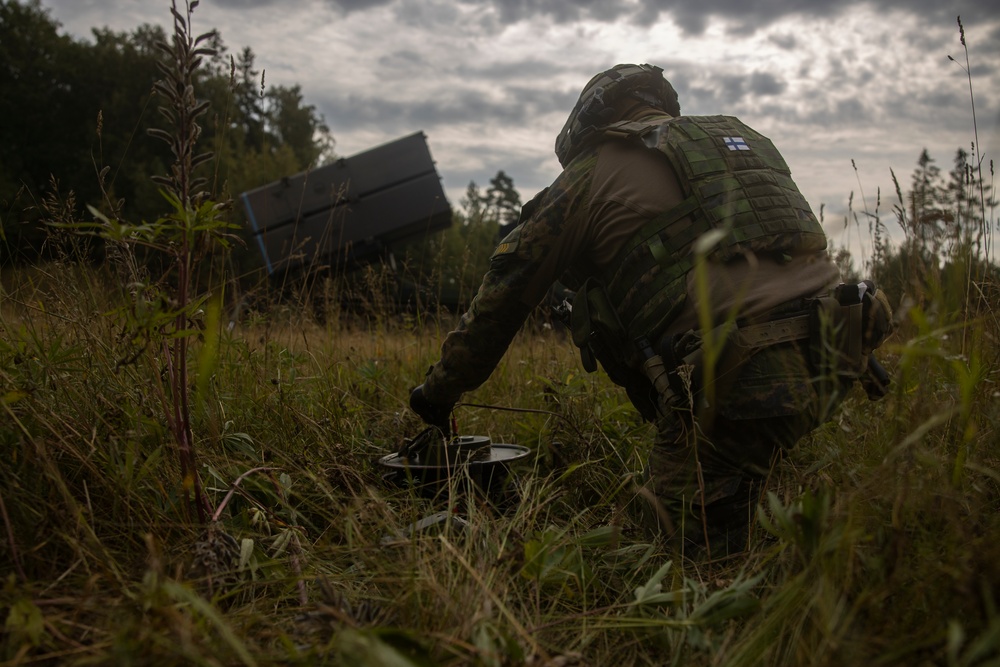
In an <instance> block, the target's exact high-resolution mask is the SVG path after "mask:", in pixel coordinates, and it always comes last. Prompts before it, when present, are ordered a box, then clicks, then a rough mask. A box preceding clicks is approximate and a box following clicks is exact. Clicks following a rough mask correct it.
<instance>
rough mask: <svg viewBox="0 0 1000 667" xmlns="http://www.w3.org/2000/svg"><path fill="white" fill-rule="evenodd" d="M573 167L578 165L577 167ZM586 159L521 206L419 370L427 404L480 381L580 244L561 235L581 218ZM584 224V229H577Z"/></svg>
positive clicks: (453, 398) (453, 397) (454, 396)
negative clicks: (430, 359) (455, 320)
mask: <svg viewBox="0 0 1000 667" xmlns="http://www.w3.org/2000/svg"><path fill="white" fill-rule="evenodd" d="M577 163H579V164H577ZM592 167H593V162H592V161H587V160H582V161H577V162H575V163H574V164H571V165H570V168H569V169H567V170H566V171H564V172H563V173H562V174H560V176H559V178H558V179H556V181H555V182H554V183H553V184H552V186H550V187H549V188H547V189H546V190H544V191H542V192H541V193H540V194H539V195H538V196H536V197H535V198H534V199H533V200H532V201H531V202H529V203H528V204H526V205H525V207H524V209H523V210H522V213H521V222H520V223H519V224H518V226H517V227H516V228H515V229H514V231H512V232H511V233H510V234H509V235H508V236H507V237H506V238H504V240H503V241H502V242H501V243H500V244H499V245H498V246H497V248H496V250H495V251H494V252H493V256H492V257H491V258H490V268H489V270H488V271H487V272H486V275H485V276H484V277H483V282H482V284H481V285H480V287H479V291H478V292H477V293H476V296H475V298H474V299H473V300H472V304H471V305H470V306H469V310H468V312H466V313H465V314H464V315H462V318H461V320H460V321H459V324H458V327H457V328H456V329H455V330H454V331H452V332H451V333H450V334H448V336H447V338H445V340H444V343H443V344H442V346H441V360H440V361H438V363H436V364H435V365H434V366H432V367H431V369H430V370H429V371H428V373H427V377H426V379H425V381H424V394H425V396H426V397H427V398H428V400H430V401H432V402H435V403H441V404H450V403H455V402H457V401H458V399H459V398H460V397H461V395H462V394H463V393H465V392H467V391H472V390H473V389H476V388H478V387H479V386H480V385H481V384H483V383H484V382H485V381H486V380H487V379H488V378H489V376H490V374H491V373H492V372H493V369H494V368H496V366H497V364H498V363H499V362H500V359H501V358H503V355H504V353H505V352H506V351H507V347H508V346H509V345H510V342H511V340H513V338H514V336H515V335H516V334H517V332H518V331H519V330H520V328H521V326H522V325H523V324H524V321H525V319H527V317H528V315H529V314H530V313H531V311H532V309H533V308H534V307H535V306H536V305H538V303H539V301H540V300H541V298H542V297H543V296H544V295H545V292H546V291H547V289H548V288H549V286H551V285H552V283H553V282H555V281H556V280H557V279H558V278H559V277H560V276H561V275H562V273H563V272H564V271H565V270H566V268H567V267H568V266H569V264H570V263H571V262H572V261H573V259H574V255H575V254H576V252H577V251H578V249H579V248H580V247H581V246H582V245H583V243H582V242H581V240H580V239H579V238H576V237H574V236H573V234H571V233H569V232H570V230H573V229H574V224H573V223H574V221H579V220H584V219H585V218H586V209H587V200H588V196H587V195H588V193H589V188H590V174H591V172H592ZM580 227H581V228H582V227H584V225H580Z"/></svg>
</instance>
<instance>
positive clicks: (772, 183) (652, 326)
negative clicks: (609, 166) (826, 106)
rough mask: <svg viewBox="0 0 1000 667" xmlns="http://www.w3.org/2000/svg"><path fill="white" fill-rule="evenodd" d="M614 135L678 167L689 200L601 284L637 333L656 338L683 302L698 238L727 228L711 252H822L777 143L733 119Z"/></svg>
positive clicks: (633, 246) (636, 126)
mask: <svg viewBox="0 0 1000 667" xmlns="http://www.w3.org/2000/svg"><path fill="white" fill-rule="evenodd" d="M602 132H603V133H604V135H605V136H607V137H617V138H629V139H633V140H639V141H642V142H643V143H644V144H645V145H646V146H648V147H649V148H652V149H654V150H658V151H660V152H661V153H663V155H665V156H666V158H667V159H668V160H669V161H670V164H671V165H672V166H673V168H674V170H675V171H676V173H677V175H678V178H679V180H680V182H681V187H682V188H683V190H684V195H685V197H686V199H685V200H684V201H683V202H682V203H681V204H680V205H678V206H676V207H675V208H673V209H671V210H669V211H667V212H665V213H663V214H661V215H659V216H657V217H655V218H653V219H651V220H650V221H649V222H648V223H646V224H645V225H644V226H643V227H642V228H641V229H640V230H639V231H638V232H637V233H636V234H635V235H634V236H633V237H632V238H631V239H630V240H629V241H628V242H627V243H626V244H625V246H624V248H623V249H622V250H621V252H620V253H619V255H618V257H617V259H616V260H615V261H614V262H612V263H611V264H610V265H609V267H610V268H609V270H608V271H607V272H606V273H605V274H604V275H601V276H598V278H599V279H600V280H601V282H602V283H603V284H604V285H605V286H606V289H607V292H608V296H609V297H610V301H611V303H614V304H616V310H617V311H618V315H619V318H620V320H621V322H622V324H623V325H624V327H625V329H626V330H627V332H628V335H629V337H630V339H631V337H634V336H639V335H647V336H658V335H660V334H661V333H662V332H663V330H664V329H665V327H666V326H667V325H668V324H669V322H670V321H671V320H673V319H674V318H675V317H676V315H677V313H678V312H679V310H680V308H681V306H682V305H683V303H684V298H685V293H686V276H687V273H688V271H690V270H691V269H692V268H693V266H694V262H695V255H694V251H693V248H692V245H693V244H694V242H695V241H696V240H697V239H698V238H700V237H701V236H703V235H704V234H705V233H707V232H709V231H712V230H721V231H722V237H721V240H720V241H719V242H718V243H716V244H715V245H714V247H713V250H712V252H711V256H712V257H713V258H717V259H719V260H721V261H725V260H728V259H731V258H733V257H736V256H738V255H741V254H744V253H756V254H772V255H780V254H790V253H793V252H798V251H821V250H823V249H824V248H826V235H825V234H824V233H823V228H822V226H821V225H820V224H819V221H818V220H817V219H816V217H815V216H814V215H813V213H812V210H811V209H810V208H809V204H808V202H806V200H805V198H804V197H803V196H802V194H801V193H800V192H799V190H798V188H797V187H796V185H795V183H794V182H793V181H792V179H791V175H790V173H791V172H790V171H789V169H788V165H787V164H785V161H784V159H783V158H782V157H781V154H780V153H779V152H778V150H777V149H776V148H775V147H774V144H772V143H771V141H770V140H769V139H767V138H766V137H764V136H763V135H761V134H760V133H758V132H756V131H755V130H753V129H752V128H750V127H748V126H746V125H744V124H743V123H742V122H741V121H740V120H738V119H737V118H733V117H731V116H680V117H677V118H669V119H663V118H658V119H656V120H655V121H652V122H648V121H647V122H642V121H623V122H620V123H615V124H614V125H610V126H607V127H605V128H602Z"/></svg>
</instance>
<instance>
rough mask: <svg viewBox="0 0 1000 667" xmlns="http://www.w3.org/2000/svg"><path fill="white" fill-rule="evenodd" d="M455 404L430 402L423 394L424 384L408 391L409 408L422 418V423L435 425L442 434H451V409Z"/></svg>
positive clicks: (446, 435)
mask: <svg viewBox="0 0 1000 667" xmlns="http://www.w3.org/2000/svg"><path fill="white" fill-rule="evenodd" d="M454 407H455V404H454V403H452V404H449V405H443V404H439V403H431V402H430V401H429V400H427V397H426V396H425V395H424V385H420V386H418V387H417V388H415V389H414V390H413V391H411V392H410V409H411V410H413V411H414V412H415V413H417V415H418V416H419V417H420V418H421V419H423V420H424V423H426V424H428V425H430V426H434V427H436V428H437V429H438V430H440V431H441V433H443V434H444V436H445V437H446V438H447V437H450V436H451V411H452V408H454Z"/></svg>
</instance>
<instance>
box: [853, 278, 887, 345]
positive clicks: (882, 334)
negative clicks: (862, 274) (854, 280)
mask: <svg viewBox="0 0 1000 667" xmlns="http://www.w3.org/2000/svg"><path fill="white" fill-rule="evenodd" d="M864 283H865V285H866V286H867V288H868V289H866V290H864V294H863V295H862V297H861V303H862V304H863V310H862V313H863V315H862V317H861V321H862V322H863V326H864V330H863V331H862V337H861V340H862V351H863V352H864V353H865V354H870V353H871V351H872V350H875V349H878V348H879V347H880V346H881V345H882V343H883V342H884V341H885V339H886V338H888V337H889V335H890V334H892V331H893V328H894V326H893V322H892V306H890V305H889V297H887V296H886V294H885V292H883V291H882V290H881V289H880V288H879V287H878V286H876V285H875V283H874V282H873V281H871V280H865V281H864ZM859 287H860V285H859Z"/></svg>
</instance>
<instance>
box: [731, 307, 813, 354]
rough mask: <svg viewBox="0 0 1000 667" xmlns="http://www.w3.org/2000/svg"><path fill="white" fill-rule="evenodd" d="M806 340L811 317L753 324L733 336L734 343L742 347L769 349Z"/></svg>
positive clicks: (738, 330)
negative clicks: (781, 344)
mask: <svg viewBox="0 0 1000 667" xmlns="http://www.w3.org/2000/svg"><path fill="white" fill-rule="evenodd" d="M804 338H809V315H799V316H798V317H786V318H784V319H781V320H771V321H770V322H762V323H761V324H751V325H749V326H745V327H739V328H738V329H737V330H736V332H735V333H734V334H733V342H734V343H736V344H737V345H739V346H741V347H768V346H769V345H777V344H778V343H788V342H791V341H793V340H802V339H804Z"/></svg>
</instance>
